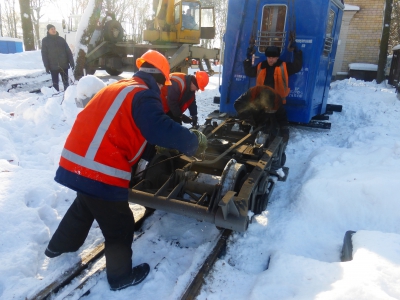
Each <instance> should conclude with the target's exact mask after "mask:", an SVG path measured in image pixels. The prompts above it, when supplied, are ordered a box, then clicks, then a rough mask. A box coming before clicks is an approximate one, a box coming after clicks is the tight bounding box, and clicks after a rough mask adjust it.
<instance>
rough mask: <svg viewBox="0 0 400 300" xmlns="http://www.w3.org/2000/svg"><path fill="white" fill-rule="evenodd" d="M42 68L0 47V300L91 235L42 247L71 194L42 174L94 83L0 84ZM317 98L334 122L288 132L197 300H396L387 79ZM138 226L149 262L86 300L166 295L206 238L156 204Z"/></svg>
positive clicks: (207, 104) (399, 293) (396, 161)
mask: <svg viewBox="0 0 400 300" xmlns="http://www.w3.org/2000/svg"><path fill="white" fill-rule="evenodd" d="M43 71H44V70H43V65H42V62H41V59H40V52H38V51H36V52H25V53H19V54H0V182H1V183H0V216H1V217H0V228H1V231H0V299H26V298H27V299H29V298H30V297H32V296H33V295H34V294H35V293H36V292H37V291H38V290H40V289H41V288H42V287H43V286H44V285H45V284H46V283H48V282H50V281H52V280H53V279H54V278H56V277H57V276H58V275H59V274H60V273H62V272H63V271H64V270H66V269H67V268H68V266H70V265H71V264H72V263H74V262H77V261H79V259H80V255H82V253H83V251H85V250H87V249H91V248H93V247H95V246H96V245H97V244H99V243H100V242H101V241H102V235H101V232H100V230H99V228H98V226H97V224H96V222H95V223H94V224H93V226H92V229H91V231H90V234H89V237H88V238H87V240H86V242H85V244H84V246H83V247H82V248H81V249H80V250H79V251H78V252H76V253H69V254H63V255H62V256H60V257H57V258H54V259H49V258H47V257H45V255H44V250H45V248H46V246H47V243H48V241H49V239H50V237H51V236H52V234H53V233H54V231H55V229H56V228H57V226H58V224H59V222H60V220H61V218H62V217H63V215H64V214H65V212H66V210H67V209H68V207H69V205H70V204H71V203H72V201H73V200H74V197H75V193H74V192H73V191H71V190H68V189H67V188H65V187H63V186H60V185H59V184H57V183H56V182H54V180H53V177H54V174H55V170H56V169H57V166H58V161H59V157H60V152H61V149H62V147H63V145H64V141H65V138H66V136H67V135H68V132H69V130H70V128H71V126H72V124H73V122H74V120H75V117H76V115H77V113H78V112H79V111H80V110H81V109H80V108H77V106H76V104H75V98H76V97H81V96H82V95H83V94H84V93H90V91H91V89H90V88H89V89H88V88H87V87H88V86H91V85H92V84H93V83H96V82H97V81H96V79H94V78H86V79H84V80H83V79H82V80H81V81H80V82H79V85H73V86H71V87H70V88H68V90H67V92H66V93H65V95H63V94H56V93H54V92H53V91H52V90H51V89H49V88H42V94H29V93H27V92H19V93H17V92H6V90H5V87H4V85H1V83H2V81H1V80H3V79H6V78H10V77H14V76H23V75H25V76H30V75H32V77H34V76H37V75H39V74H41V76H49V75H47V74H46V75H44V74H43V73H44V72H43ZM96 75H99V76H100V78H102V79H103V81H104V82H105V83H106V84H107V83H109V82H111V81H112V79H108V77H107V76H106V75H105V74H104V73H101V72H97V73H96ZM123 76H125V77H130V76H132V74H128V73H123ZM49 77H50V76H49ZM85 81H86V83H85ZM218 82H219V78H218V75H214V76H213V77H212V78H211V82H210V84H209V85H208V87H207V88H206V91H204V92H202V93H200V94H199V95H198V97H197V99H198V100H197V101H198V105H199V110H200V112H199V121H200V123H203V121H204V118H205V117H206V116H207V115H208V113H209V112H211V111H213V110H215V109H218V105H216V104H213V97H214V96H217V95H219V92H218ZM328 102H329V103H331V104H341V105H343V111H342V112H341V113H334V114H333V115H332V116H331V122H332V129H331V130H316V129H307V128H301V127H291V128H290V135H291V136H290V141H289V145H288V149H287V162H286V166H288V167H289V168H290V173H289V178H288V180H287V182H279V183H278V184H277V186H276V188H275V190H274V193H273V196H272V200H271V202H270V204H269V206H268V208H267V211H265V212H263V213H262V214H260V215H257V216H255V217H254V219H253V221H252V224H250V226H249V229H248V231H247V232H246V233H235V234H233V236H232V237H231V238H230V240H229V242H228V249H227V253H226V255H225V256H224V257H223V258H221V259H220V260H219V261H218V262H217V264H216V266H215V268H214V269H213V271H212V272H211V274H210V276H209V277H208V278H207V280H206V285H205V286H204V287H203V289H202V291H201V293H200V295H199V296H198V299H201V300H205V299H208V300H212V299H218V300H219V299H243V300H245V299H246V300H247V299H273V300H283V299H366V300H370V299H379V300H381V299H400V196H399V194H398V190H399V186H400V130H399V128H400V101H399V100H397V98H396V94H395V91H394V89H393V88H392V87H390V86H386V85H385V83H383V84H380V85H378V84H376V83H374V82H372V83H371V82H363V81H357V80H354V79H349V80H343V81H337V82H334V83H332V84H331V90H330V95H329V101H328ZM132 209H133V210H134V212H135V214H139V213H140V211H141V207H139V206H136V205H132ZM146 226H147V227H151V229H150V230H149V231H148V232H147V233H146V234H145V235H143V236H142V237H140V238H139V239H138V240H137V241H135V242H134V243H133V245H132V249H133V263H134V264H135V265H136V264H139V263H141V262H147V263H149V264H150V266H151V272H150V274H149V276H148V277H147V278H146V280H145V281H144V282H143V283H141V284H139V285H137V286H134V287H131V288H128V289H126V290H122V291H119V292H111V291H110V290H109V287H108V284H107V281H106V278H105V277H104V275H102V276H100V277H99V278H98V279H97V280H98V281H97V284H96V285H95V286H94V287H93V288H92V290H91V293H90V294H89V295H88V296H87V297H86V298H87V299H130V298H132V299H133V298H134V299H177V298H178V297H179V295H180V294H181V293H182V292H183V291H184V289H185V286H186V284H187V282H188V280H189V278H190V275H191V273H192V272H194V270H195V269H196V267H197V266H198V264H199V263H200V261H201V260H202V259H203V258H204V255H205V254H204V253H205V250H207V249H208V248H209V247H211V246H212V245H211V244H212V243H211V241H212V239H213V237H214V236H216V235H217V234H218V230H217V229H216V228H214V226H213V225H211V224H207V223H201V222H197V221H196V220H192V219H189V218H186V217H182V216H178V215H173V214H166V213H164V212H156V213H155V215H154V216H152V217H151V218H150V219H149V220H148V221H147V222H146V224H145V227H146ZM347 230H354V231H357V233H356V234H355V235H353V243H354V250H353V260H352V261H349V262H343V263H342V262H340V250H341V247H342V243H343V237H344V234H345V232H346V231H347ZM70 299H74V296H72V297H71V298H70Z"/></svg>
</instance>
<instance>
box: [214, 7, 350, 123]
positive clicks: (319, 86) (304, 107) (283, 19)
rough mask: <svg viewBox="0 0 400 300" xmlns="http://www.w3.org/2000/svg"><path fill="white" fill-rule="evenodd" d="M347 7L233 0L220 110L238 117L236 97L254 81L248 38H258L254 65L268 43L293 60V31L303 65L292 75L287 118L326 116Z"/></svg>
mask: <svg viewBox="0 0 400 300" xmlns="http://www.w3.org/2000/svg"><path fill="white" fill-rule="evenodd" d="M343 9H344V4H343V2H342V1H341V0H302V1H299V0H297V1H296V0H275V1H271V0H229V2H228V18H227V25H226V33H225V37H224V43H225V48H224V49H225V51H224V70H223V75H222V85H221V87H220V92H221V98H220V112H221V113H227V114H229V115H235V114H236V112H235V109H234V107H233V103H234V101H235V100H236V99H237V98H238V97H239V96H240V95H241V94H242V93H244V92H245V91H247V90H248V89H249V88H250V87H252V86H255V84H256V80H255V78H249V77H247V76H246V75H245V73H244V68H243V60H245V59H246V51H247V48H248V46H249V43H250V41H251V40H253V39H255V40H256V49H257V50H256V52H255V54H254V55H253V64H254V65H256V64H257V63H258V62H261V61H263V60H265V59H266V58H265V55H264V49H265V47H266V46H269V45H275V46H279V47H281V49H282V51H281V57H280V58H281V59H282V60H284V61H292V60H293V53H292V52H289V51H288V50H287V45H288V42H289V35H290V32H295V34H296V45H297V48H298V49H301V50H302V51H303V68H302V70H301V71H300V72H299V73H297V74H294V75H292V76H290V77H289V87H290V94H289V96H288V97H287V102H286V105H285V108H286V111H287V114H288V119H289V121H291V122H299V123H309V122H310V120H311V119H312V118H313V117H314V116H317V115H321V114H324V113H325V112H326V105H327V99H328V92H329V86H330V82H331V77H332V71H333V65H334V62H335V55H336V49H337V44H338V40H339V33H340V26H341V22H342V16H343ZM279 20H280V21H279Z"/></svg>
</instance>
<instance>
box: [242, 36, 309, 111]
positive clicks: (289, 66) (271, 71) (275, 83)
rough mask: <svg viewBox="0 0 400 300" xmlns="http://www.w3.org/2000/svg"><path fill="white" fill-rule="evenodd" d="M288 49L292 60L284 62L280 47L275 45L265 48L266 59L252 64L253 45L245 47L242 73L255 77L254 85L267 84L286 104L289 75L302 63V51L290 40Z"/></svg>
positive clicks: (296, 70)
mask: <svg viewBox="0 0 400 300" xmlns="http://www.w3.org/2000/svg"><path fill="white" fill-rule="evenodd" d="M289 51H291V52H292V51H293V52H294V59H293V62H284V61H282V60H281V59H280V58H279V57H280V55H281V49H280V48H279V47H276V46H268V47H267V48H266V49H265V56H266V60H264V61H262V62H260V63H258V64H257V65H255V66H253V65H252V62H251V55H252V53H253V52H254V45H251V46H250V47H249V48H248V49H247V59H246V60H245V61H243V67H244V73H245V74H246V75H247V76H249V77H256V86H269V87H271V88H273V89H274V90H275V91H276V92H277V93H278V94H279V95H280V96H281V97H282V101H283V104H286V97H287V96H288V95H289V92H290V89H289V76H290V75H293V74H295V73H297V72H299V71H300V70H301V68H302V65H303V53H302V51H301V50H298V49H297V48H296V45H295V42H294V41H292V42H291V44H290V47H289Z"/></svg>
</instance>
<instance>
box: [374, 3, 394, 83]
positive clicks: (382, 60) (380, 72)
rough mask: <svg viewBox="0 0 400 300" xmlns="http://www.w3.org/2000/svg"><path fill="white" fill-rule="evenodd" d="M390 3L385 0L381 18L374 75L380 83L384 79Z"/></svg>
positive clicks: (390, 12) (390, 13) (390, 11)
mask: <svg viewBox="0 0 400 300" xmlns="http://www.w3.org/2000/svg"><path fill="white" fill-rule="evenodd" d="M392 4H393V0H386V4H385V16H384V19H383V28H382V38H381V45H380V49H379V61H378V72H377V76H376V82H377V83H381V82H382V81H383V80H385V66H386V59H387V53H388V42H389V35H390V19H391V15H392Z"/></svg>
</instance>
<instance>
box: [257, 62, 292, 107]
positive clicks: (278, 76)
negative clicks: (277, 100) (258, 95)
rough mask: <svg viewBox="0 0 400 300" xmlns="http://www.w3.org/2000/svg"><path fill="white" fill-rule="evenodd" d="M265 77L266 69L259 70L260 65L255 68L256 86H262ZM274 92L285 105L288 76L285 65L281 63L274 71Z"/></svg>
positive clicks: (288, 90)
mask: <svg viewBox="0 0 400 300" xmlns="http://www.w3.org/2000/svg"><path fill="white" fill-rule="evenodd" d="M266 76H267V69H261V63H259V64H258V66H257V80H256V86H258V85H260V86H261V85H264V81H265V77H266ZM274 83H275V87H274V89H275V91H276V92H277V93H278V94H279V96H281V97H282V103H283V104H286V97H287V95H289V92H290V89H289V76H288V73H287V68H286V63H285V62H282V64H281V65H280V66H279V67H276V68H275V71H274Z"/></svg>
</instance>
